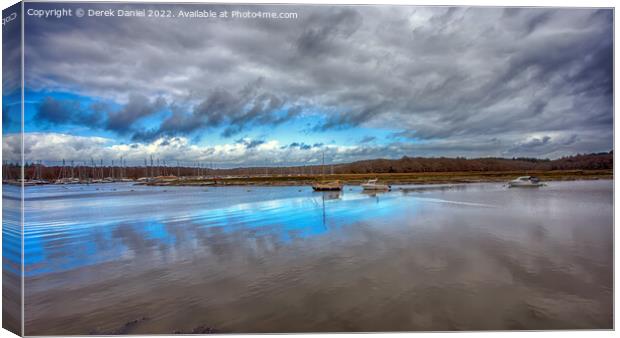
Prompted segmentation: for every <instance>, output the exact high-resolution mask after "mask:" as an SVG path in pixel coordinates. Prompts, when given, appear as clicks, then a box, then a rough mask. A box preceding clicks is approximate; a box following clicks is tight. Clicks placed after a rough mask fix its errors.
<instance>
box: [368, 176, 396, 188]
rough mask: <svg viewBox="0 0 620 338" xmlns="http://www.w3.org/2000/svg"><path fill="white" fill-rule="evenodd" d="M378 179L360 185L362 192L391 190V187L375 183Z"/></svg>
mask: <svg viewBox="0 0 620 338" xmlns="http://www.w3.org/2000/svg"><path fill="white" fill-rule="evenodd" d="M377 181H378V179H376V178H375V179H374V180H368V182H366V183H362V188H363V189H364V190H391V189H392V187H391V186H389V185H387V184H382V183H377Z"/></svg>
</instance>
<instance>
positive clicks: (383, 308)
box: [5, 181, 613, 335]
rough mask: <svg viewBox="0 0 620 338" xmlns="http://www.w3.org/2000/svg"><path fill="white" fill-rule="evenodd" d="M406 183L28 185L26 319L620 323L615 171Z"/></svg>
mask: <svg viewBox="0 0 620 338" xmlns="http://www.w3.org/2000/svg"><path fill="white" fill-rule="evenodd" d="M400 188H406V189H405V190H401V189H400ZM409 188H410V187H396V189H394V191H392V192H390V193H379V194H376V195H369V194H364V193H362V192H361V190H360V188H359V187H345V190H344V192H343V193H340V194H338V193H316V192H312V190H311V189H310V188H309V187H209V188H204V187H144V186H133V185H131V184H125V183H123V184H102V185H91V186H81V185H68V186H39V187H28V188H27V189H26V197H25V199H26V200H25V214H26V220H25V222H26V227H25V252H26V258H25V263H26V264H25V275H26V279H25V287H26V294H25V302H26V310H25V313H26V318H25V320H26V332H25V333H26V334H28V335H44V334H45V335H50V334H89V333H96V334H112V333H173V332H180V333H191V332H206V331H209V330H212V331H216V332H317V331H322V332H324V331H332V332H333V331H395V330H406V331H412V330H477V329H494V330H497V329H577V328H611V327H612V306H613V300H612V292H613V290H612V278H613V268H612V260H613V236H612V234H613V196H612V189H613V182H612V181H581V182H551V183H550V184H549V186H547V187H544V188H541V189H507V188H505V187H503V186H502V185H501V184H472V185H461V186H459V185H455V186H449V187H445V186H444V187H443V188H442V189H439V188H437V187H428V189H427V188H423V189H420V188H419V187H417V188H416V189H412V190H409ZM5 258H6V257H5ZM6 264H7V263H6V262H5V265H6Z"/></svg>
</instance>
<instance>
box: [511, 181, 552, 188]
mask: <svg viewBox="0 0 620 338" xmlns="http://www.w3.org/2000/svg"><path fill="white" fill-rule="evenodd" d="M543 185H544V184H543V183H524V182H510V183H508V186H509V187H510V188H538V187H542V186H543Z"/></svg>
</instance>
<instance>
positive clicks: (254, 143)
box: [235, 138, 265, 149]
mask: <svg viewBox="0 0 620 338" xmlns="http://www.w3.org/2000/svg"><path fill="white" fill-rule="evenodd" d="M235 143H237V144H243V145H244V146H245V147H246V148H247V149H252V148H256V147H258V146H260V145H261V144H264V143H265V140H249V139H245V138H241V139H238V140H236V141H235Z"/></svg>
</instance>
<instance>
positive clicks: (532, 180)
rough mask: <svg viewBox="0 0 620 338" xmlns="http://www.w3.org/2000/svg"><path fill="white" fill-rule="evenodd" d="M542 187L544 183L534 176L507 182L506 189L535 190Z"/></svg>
mask: <svg viewBox="0 0 620 338" xmlns="http://www.w3.org/2000/svg"><path fill="white" fill-rule="evenodd" d="M543 185H544V183H542V182H540V180H539V179H538V178H537V177H534V176H521V177H517V178H516V179H514V180H512V181H510V182H508V187H510V188H535V187H542V186H543Z"/></svg>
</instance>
